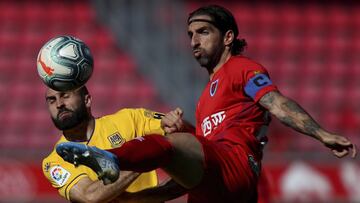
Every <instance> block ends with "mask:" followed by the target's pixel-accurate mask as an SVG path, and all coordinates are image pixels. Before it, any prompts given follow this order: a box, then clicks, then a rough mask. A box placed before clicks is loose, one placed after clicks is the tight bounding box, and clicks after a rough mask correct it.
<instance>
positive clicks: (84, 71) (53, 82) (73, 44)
mask: <svg viewBox="0 0 360 203" xmlns="http://www.w3.org/2000/svg"><path fill="white" fill-rule="evenodd" d="M93 64H94V62H93V57H92V55H91V52H90V49H89V47H88V46H87V45H86V44H85V43H84V42H82V41H81V40H79V39H77V38H75V37H72V36H59V37H56V38H53V39H51V40H50V41H48V42H47V43H46V44H45V45H44V46H43V47H42V48H41V49H40V51H39V54H38V57H37V71H38V73H39V76H40V78H41V79H42V81H43V82H44V83H45V85H47V86H48V87H50V88H51V89H54V90H57V91H69V90H74V89H77V88H79V87H81V86H83V85H84V84H85V83H86V82H87V81H88V80H89V78H90V77H91V74H92V72H93Z"/></svg>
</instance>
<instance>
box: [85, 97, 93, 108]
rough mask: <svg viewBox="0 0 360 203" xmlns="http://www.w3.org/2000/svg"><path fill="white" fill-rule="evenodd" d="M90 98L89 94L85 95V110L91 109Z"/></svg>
mask: <svg viewBox="0 0 360 203" xmlns="http://www.w3.org/2000/svg"><path fill="white" fill-rule="evenodd" d="M91 102H92V97H91V95H90V94H87V95H85V105H86V107H87V108H90V107H91Z"/></svg>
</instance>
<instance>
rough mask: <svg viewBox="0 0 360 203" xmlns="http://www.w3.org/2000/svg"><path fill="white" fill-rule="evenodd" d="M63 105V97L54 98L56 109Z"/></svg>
mask: <svg viewBox="0 0 360 203" xmlns="http://www.w3.org/2000/svg"><path fill="white" fill-rule="evenodd" d="M63 106H65V104H64V100H63V99H61V98H60V99H57V100H56V107H57V108H58V109H60V108H62V107H63Z"/></svg>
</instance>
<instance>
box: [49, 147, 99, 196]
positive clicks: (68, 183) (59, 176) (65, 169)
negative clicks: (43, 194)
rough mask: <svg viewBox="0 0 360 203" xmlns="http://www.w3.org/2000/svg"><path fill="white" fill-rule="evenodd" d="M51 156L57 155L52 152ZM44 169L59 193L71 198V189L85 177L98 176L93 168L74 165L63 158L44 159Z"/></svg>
mask: <svg viewBox="0 0 360 203" xmlns="http://www.w3.org/2000/svg"><path fill="white" fill-rule="evenodd" d="M51 156H56V155H55V154H52V155H51ZM42 170H43V173H44V175H45V177H46V178H47V179H48V181H49V182H50V184H51V185H52V186H53V187H54V188H55V189H57V190H58V192H59V194H60V195H61V196H63V197H64V198H66V199H68V200H70V197H69V193H70V189H71V188H72V187H73V186H74V185H75V184H76V183H78V182H79V180H80V179H81V178H84V177H89V176H91V177H96V174H95V173H94V172H93V171H91V169H89V168H87V167H85V166H81V165H80V166H78V167H76V168H75V167H74V165H72V164H70V163H67V162H65V161H62V160H60V159H59V160H55V159H44V160H43V164H42Z"/></svg>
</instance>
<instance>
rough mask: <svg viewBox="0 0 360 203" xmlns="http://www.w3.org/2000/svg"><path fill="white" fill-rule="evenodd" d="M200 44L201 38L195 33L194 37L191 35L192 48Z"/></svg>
mask: <svg viewBox="0 0 360 203" xmlns="http://www.w3.org/2000/svg"><path fill="white" fill-rule="evenodd" d="M199 45H200V42H199V38H198V37H197V35H196V34H194V35H193V36H192V37H191V47H192V48H196V47H198V46H199Z"/></svg>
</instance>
